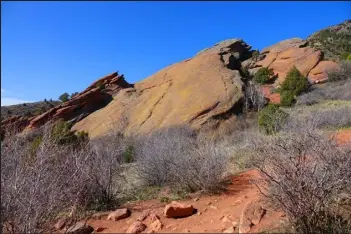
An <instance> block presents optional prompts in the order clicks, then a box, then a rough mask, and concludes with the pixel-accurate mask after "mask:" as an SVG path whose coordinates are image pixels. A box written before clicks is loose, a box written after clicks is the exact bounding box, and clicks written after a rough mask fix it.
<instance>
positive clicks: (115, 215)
mask: <svg viewBox="0 0 351 234" xmlns="http://www.w3.org/2000/svg"><path fill="white" fill-rule="evenodd" d="M130 214H131V212H130V210H128V209H127V208H124V209H118V210H115V211H114V212H112V213H110V214H109V215H108V216H107V220H113V221H118V220H121V219H125V218H128V217H129V216H130Z"/></svg>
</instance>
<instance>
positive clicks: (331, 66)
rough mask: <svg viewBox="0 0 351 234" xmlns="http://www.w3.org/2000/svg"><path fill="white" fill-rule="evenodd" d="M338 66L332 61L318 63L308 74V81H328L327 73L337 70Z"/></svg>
mask: <svg viewBox="0 0 351 234" xmlns="http://www.w3.org/2000/svg"><path fill="white" fill-rule="evenodd" d="M339 69H340V66H339V64H337V63H336V62H333V61H320V62H319V63H318V65H317V66H316V67H314V68H313V69H312V70H311V71H310V73H309V74H308V79H309V80H310V81H312V82H313V83H321V82H325V81H327V80H328V73H329V72H333V71H336V70H339Z"/></svg>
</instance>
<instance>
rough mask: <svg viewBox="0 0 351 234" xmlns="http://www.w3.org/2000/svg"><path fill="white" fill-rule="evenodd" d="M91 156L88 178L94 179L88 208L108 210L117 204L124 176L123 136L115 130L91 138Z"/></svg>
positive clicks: (124, 149)
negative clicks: (94, 138)
mask: <svg viewBox="0 0 351 234" xmlns="http://www.w3.org/2000/svg"><path fill="white" fill-rule="evenodd" d="M89 146H90V150H91V151H92V157H91V159H90V161H89V163H90V165H89V170H90V171H89V178H90V179H91V180H92V181H94V183H93V188H91V192H92V194H91V196H90V197H91V201H90V202H89V204H90V207H89V208H90V209H94V210H110V209H112V208H113V207H115V206H117V205H118V198H119V195H120V193H121V192H122V187H123V184H124V183H125V177H124V175H123V172H124V167H123V166H122V163H123V158H122V156H123V154H124V152H125V151H126V144H125V138H124V137H123V136H122V135H121V134H119V133H116V132H111V133H110V134H109V135H106V136H103V137H101V138H99V139H96V140H93V141H91V142H90V144H89Z"/></svg>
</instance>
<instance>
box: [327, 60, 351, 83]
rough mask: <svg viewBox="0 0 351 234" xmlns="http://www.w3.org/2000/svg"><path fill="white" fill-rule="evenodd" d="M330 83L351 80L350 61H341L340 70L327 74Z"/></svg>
mask: <svg viewBox="0 0 351 234" xmlns="http://www.w3.org/2000/svg"><path fill="white" fill-rule="evenodd" d="M328 79H329V80H330V81H340V80H349V79H351V61H347V60H346V61H342V62H341V65H340V70H338V71H332V72H330V73H329V74H328Z"/></svg>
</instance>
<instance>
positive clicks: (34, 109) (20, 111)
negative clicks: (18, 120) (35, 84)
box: [1, 101, 61, 119]
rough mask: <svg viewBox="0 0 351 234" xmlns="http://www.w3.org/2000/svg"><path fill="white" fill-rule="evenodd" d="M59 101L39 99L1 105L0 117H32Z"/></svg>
mask: <svg viewBox="0 0 351 234" xmlns="http://www.w3.org/2000/svg"><path fill="white" fill-rule="evenodd" d="M59 103H61V102H60V101H40V102H31V103H23V104H18V105H11V106H2V107H1V119H6V118H9V117H11V116H14V115H19V116H26V117H33V116H36V115H40V114H42V113H44V112H46V111H48V110H49V109H51V108H53V107H55V106H57V105H58V104H59Z"/></svg>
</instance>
